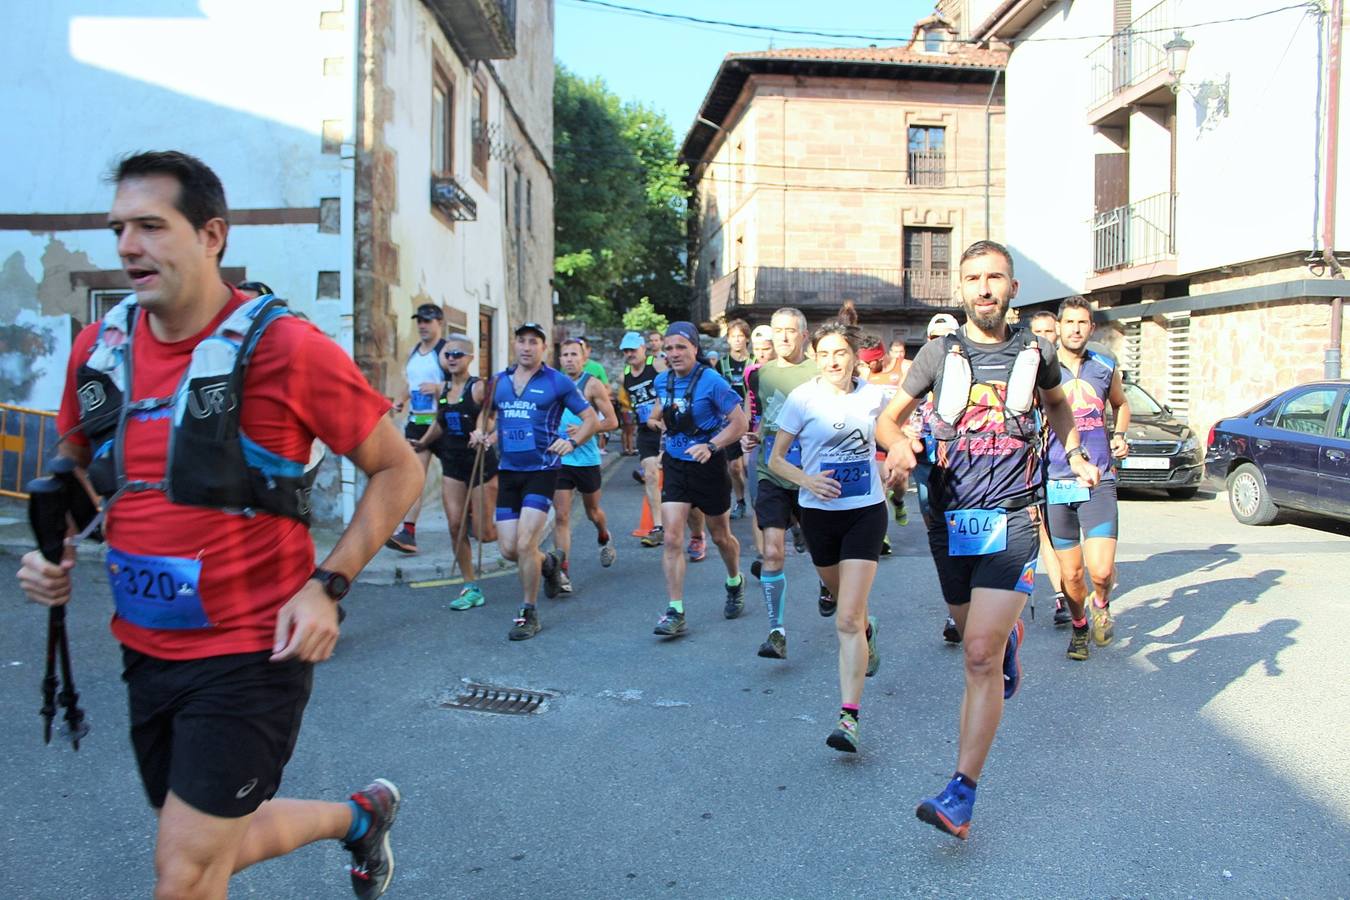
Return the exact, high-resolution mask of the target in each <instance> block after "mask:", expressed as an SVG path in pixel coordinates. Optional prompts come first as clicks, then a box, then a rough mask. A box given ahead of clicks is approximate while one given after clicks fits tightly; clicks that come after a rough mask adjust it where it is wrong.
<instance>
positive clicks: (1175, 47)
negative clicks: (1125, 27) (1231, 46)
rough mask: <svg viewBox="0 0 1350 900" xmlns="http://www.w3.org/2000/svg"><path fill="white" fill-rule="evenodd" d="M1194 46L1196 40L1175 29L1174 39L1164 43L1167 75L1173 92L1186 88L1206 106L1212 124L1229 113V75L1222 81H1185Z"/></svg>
mask: <svg viewBox="0 0 1350 900" xmlns="http://www.w3.org/2000/svg"><path fill="white" fill-rule="evenodd" d="M1194 46H1195V42H1194V41H1188V40H1186V39H1185V38H1184V37H1182V36H1181V32H1180V31H1174V32H1173V33H1172V39H1171V40H1170V41H1168V42H1167V43H1165V44H1163V51H1164V52H1165V53H1166V54H1167V75H1168V78H1169V80H1170V84H1169V85H1168V86H1169V87H1170V88H1171V89H1172V93H1173V94H1180V93H1181V89H1182V88H1185V89H1186V93H1188V94H1190V95H1191V96H1192V97H1193V98H1195V100H1196V102H1197V103H1199V104H1201V105H1202V106H1203V107H1204V108H1205V110H1206V115H1205V119H1206V120H1207V121H1209V122H1211V125H1212V123H1213V121H1214V117H1217V116H1227V115H1228V87H1229V76H1227V75H1225V76H1224V79H1223V81H1222V82H1219V81H1205V82H1202V83H1200V84H1186V83H1185V82H1183V81H1182V80H1181V76H1182V75H1184V74H1186V63H1187V62H1189V61H1190V57H1191V48H1192V47H1194Z"/></svg>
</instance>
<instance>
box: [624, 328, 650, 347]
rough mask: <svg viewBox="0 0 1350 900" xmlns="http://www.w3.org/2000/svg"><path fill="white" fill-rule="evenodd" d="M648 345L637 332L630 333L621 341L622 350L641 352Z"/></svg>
mask: <svg viewBox="0 0 1350 900" xmlns="http://www.w3.org/2000/svg"><path fill="white" fill-rule="evenodd" d="M644 346H646V344H645V343H644V342H643V340H642V335H640V334H638V333H637V332H636V331H630V332H628V333H627V334H625V335H624V336H623V340H621V341H619V349H620V350H641V349H642V348H643V347H644Z"/></svg>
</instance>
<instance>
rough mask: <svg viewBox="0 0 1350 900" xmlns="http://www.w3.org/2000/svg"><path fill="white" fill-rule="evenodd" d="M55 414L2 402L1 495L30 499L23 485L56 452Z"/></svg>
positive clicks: (0, 415)
mask: <svg viewBox="0 0 1350 900" xmlns="http://www.w3.org/2000/svg"><path fill="white" fill-rule="evenodd" d="M56 444H57V431H56V413H54V412H47V411H46V410H42V409H28V408H27V407H23V406H15V405H13V404H12V403H0V497H15V498H18V499H20V500H27V499H28V495H27V494H26V493H24V490H23V488H24V485H26V484H27V483H28V482H29V481H30V480H32V479H34V478H37V477H38V476H39V475H41V474H42V471H43V466H44V464H45V462H46V459H47V457H48V456H50V455H52V454H53V453H55V452H56Z"/></svg>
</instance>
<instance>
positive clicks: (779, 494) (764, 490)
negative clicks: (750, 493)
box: [755, 478, 801, 529]
mask: <svg viewBox="0 0 1350 900" xmlns="http://www.w3.org/2000/svg"><path fill="white" fill-rule="evenodd" d="M794 519H796V520H797V521H801V507H800V506H798V505H797V488H795V487H790V488H785V487H782V486H781V485H779V484H778V482H776V481H770V480H769V479H767V478H761V479H759V486H758V487H757V488H756V490H755V521H756V522H758V523H759V527H760V528H782V529H786V528H787V527H788V526H789V525H791V524H792V522H793V520H794Z"/></svg>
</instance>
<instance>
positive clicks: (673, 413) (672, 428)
mask: <svg viewBox="0 0 1350 900" xmlns="http://www.w3.org/2000/svg"><path fill="white" fill-rule="evenodd" d="M707 370H708V367H707V366H705V365H703V364H702V363H695V364H694V371H693V372H691V373H689V384H688V386H687V387H686V388H685V390H684V409H683V410H681V409H680V408H679V407H678V406H677V405H676V403H675V370H674V369H668V370H667V374H668V375H669V380H667V381H666V402H665V403H664V404H662V406H661V418H662V420H663V421H665V423H666V434H687V435H689V436H691V437H693V436H694V435H697V434H699V433H700V429H699V427H698V423H697V422H696V421H694V388H696V387H698V380H699V379H700V378H702V377H703V373H704V372H706V371H707Z"/></svg>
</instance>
